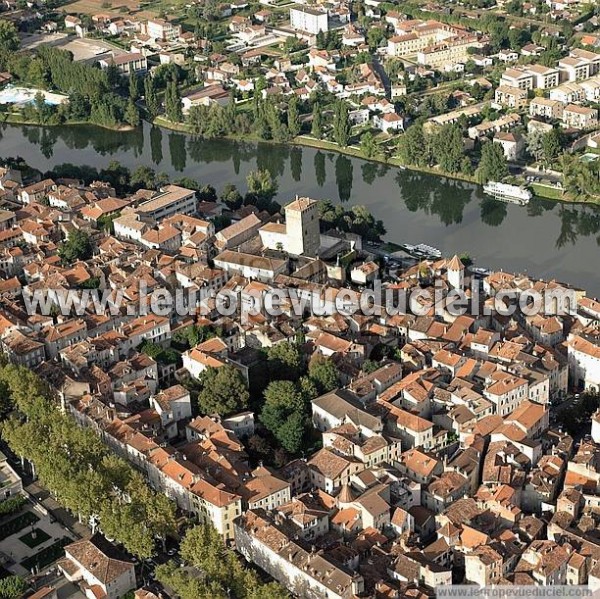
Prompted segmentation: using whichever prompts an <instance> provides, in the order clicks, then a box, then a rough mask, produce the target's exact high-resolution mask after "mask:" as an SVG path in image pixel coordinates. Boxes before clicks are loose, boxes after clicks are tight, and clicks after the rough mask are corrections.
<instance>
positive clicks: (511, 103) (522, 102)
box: [494, 85, 528, 110]
mask: <svg viewBox="0 0 600 599" xmlns="http://www.w3.org/2000/svg"><path fill="white" fill-rule="evenodd" d="M527 102H528V94H527V90H526V89H521V88H518V87H512V86H510V85H500V86H499V87H497V88H496V91H495V92H494V104H496V105H497V106H501V107H504V108H513V109H515V110H518V109H520V108H523V107H524V106H527Z"/></svg>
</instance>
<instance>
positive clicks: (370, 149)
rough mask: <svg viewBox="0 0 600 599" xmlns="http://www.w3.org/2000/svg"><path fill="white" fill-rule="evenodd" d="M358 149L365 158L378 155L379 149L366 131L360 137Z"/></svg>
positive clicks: (370, 134)
mask: <svg viewBox="0 0 600 599" xmlns="http://www.w3.org/2000/svg"><path fill="white" fill-rule="evenodd" d="M360 149H361V152H362V153H363V154H364V155H365V156H366V157H367V158H374V157H375V156H376V155H377V154H378V152H379V148H378V146H377V142H376V141H375V139H374V138H373V134H372V133H371V132H370V131H366V132H365V133H363V134H362V135H361V137H360Z"/></svg>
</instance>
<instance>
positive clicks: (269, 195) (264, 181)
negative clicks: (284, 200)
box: [246, 169, 278, 205]
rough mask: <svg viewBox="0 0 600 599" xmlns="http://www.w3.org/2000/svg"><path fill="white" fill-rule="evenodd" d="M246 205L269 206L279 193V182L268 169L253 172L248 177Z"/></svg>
mask: <svg viewBox="0 0 600 599" xmlns="http://www.w3.org/2000/svg"><path fill="white" fill-rule="evenodd" d="M246 184H247V185H248V193H247V194H246V203H251V204H257V205H268V204H270V202H271V200H272V199H273V198H274V197H275V194H276V193H277V188H278V185H277V181H276V180H275V179H273V177H272V175H271V172H270V171H269V170H267V169H258V170H253V171H250V172H249V173H248V176H247V177H246Z"/></svg>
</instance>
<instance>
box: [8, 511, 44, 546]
mask: <svg viewBox="0 0 600 599" xmlns="http://www.w3.org/2000/svg"><path fill="white" fill-rule="evenodd" d="M38 521H39V517H38V516H36V515H35V514H34V513H33V512H24V513H23V514H21V515H20V516H17V517H16V518H13V519H12V520H9V521H8V522H4V523H3V524H2V525H0V541H3V540H4V539H6V538H8V537H10V536H11V535H14V534H16V533H17V532H19V531H20V530H23V529H24V528H25V527H27V526H31V525H32V524H35V523H36V522H38Z"/></svg>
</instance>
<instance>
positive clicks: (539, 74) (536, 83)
mask: <svg viewBox="0 0 600 599" xmlns="http://www.w3.org/2000/svg"><path fill="white" fill-rule="evenodd" d="M527 72H528V73H530V74H531V75H532V76H533V87H534V88H536V89H549V88H551V87H556V86H557V85H558V84H559V83H560V72H559V70H558V69H556V68H552V67H545V66H543V65H541V64H532V65H529V66H528V67H527Z"/></svg>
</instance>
